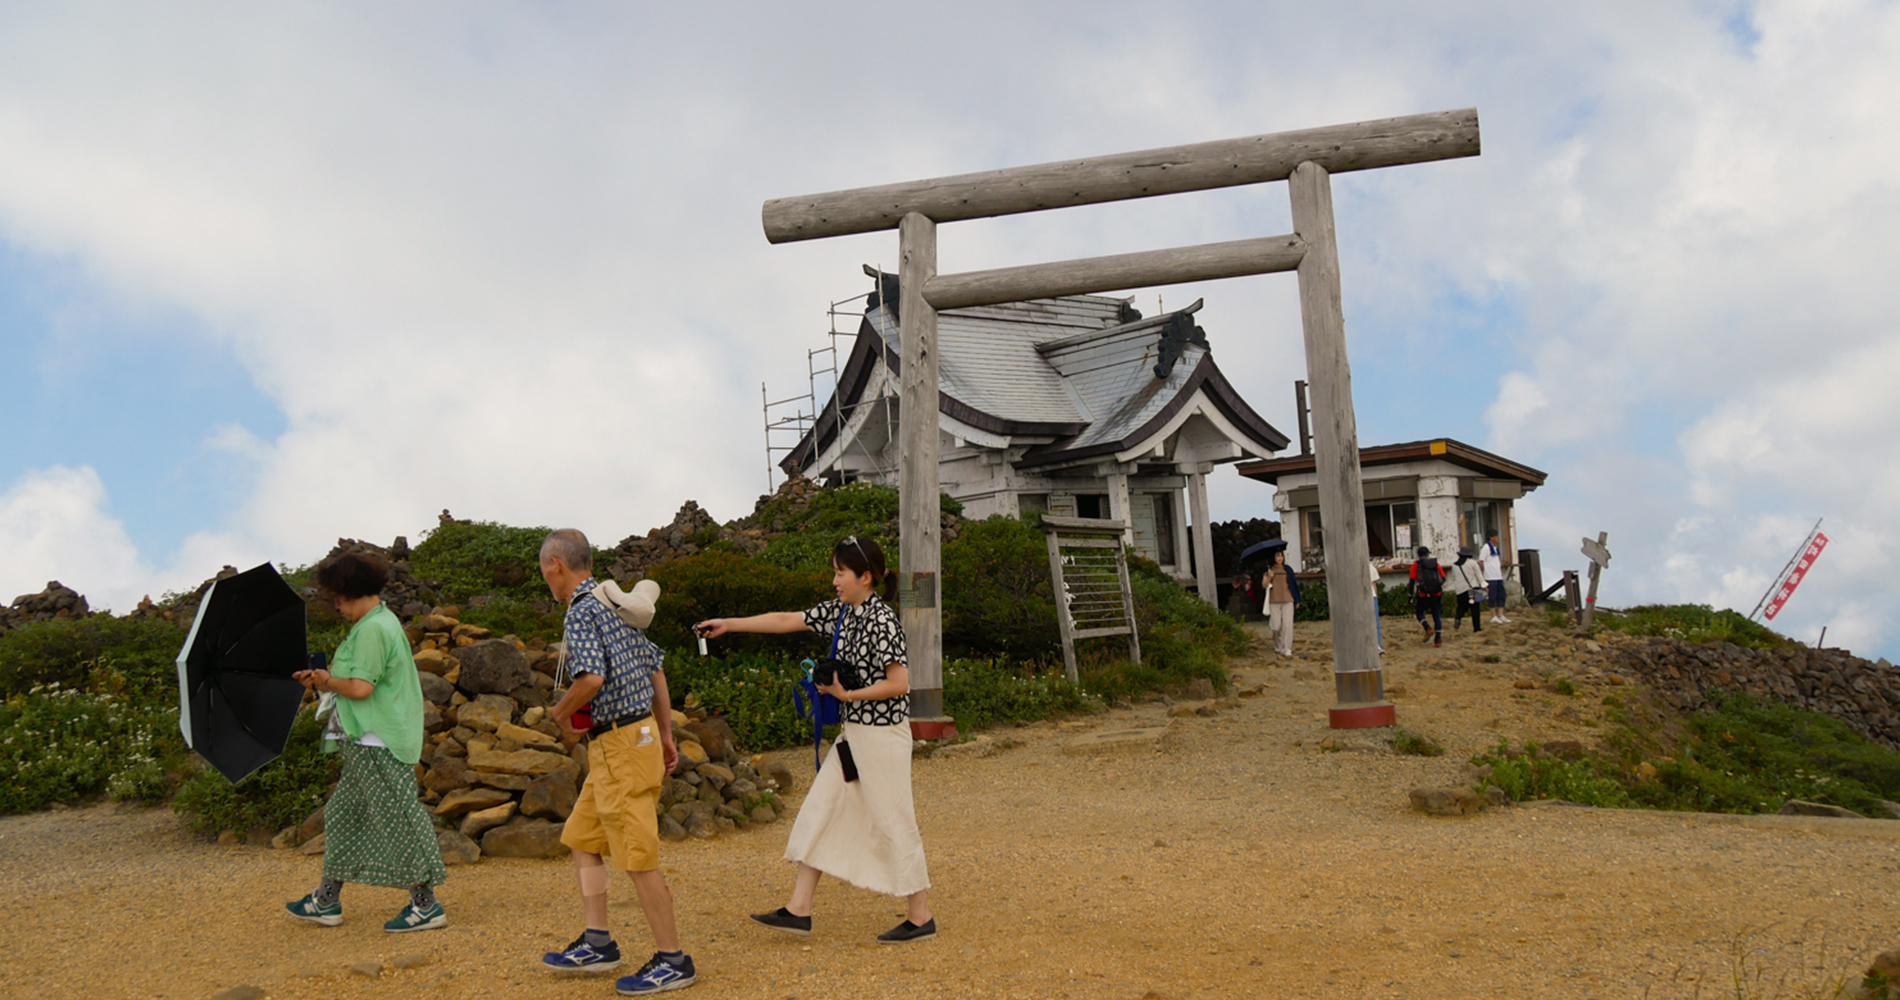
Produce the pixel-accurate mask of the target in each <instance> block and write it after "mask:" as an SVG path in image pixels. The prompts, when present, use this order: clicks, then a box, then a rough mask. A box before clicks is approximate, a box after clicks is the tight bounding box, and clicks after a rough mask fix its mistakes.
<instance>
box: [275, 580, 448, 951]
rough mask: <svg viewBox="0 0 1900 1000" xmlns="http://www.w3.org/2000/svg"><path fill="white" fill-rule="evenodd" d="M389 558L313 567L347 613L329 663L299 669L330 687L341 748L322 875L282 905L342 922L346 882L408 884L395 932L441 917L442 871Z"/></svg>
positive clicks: (310, 684)
mask: <svg viewBox="0 0 1900 1000" xmlns="http://www.w3.org/2000/svg"><path fill="white" fill-rule="evenodd" d="M388 580H389V567H388V566H387V565H386V564H384V563H383V562H382V561H381V560H379V559H375V558H372V557H369V556H361V555H355V554H345V555H341V556H337V557H336V558H335V559H331V560H329V561H327V562H325V563H324V564H323V565H321V566H318V567H317V572H316V583H317V586H318V587H321V588H322V589H323V591H324V593H326V594H328V595H330V599H331V600H332V601H334V602H335V604H336V609H337V612H338V613H339V614H341V615H342V616H343V617H344V618H346V619H348V620H349V621H350V622H351V626H350V634H349V635H347V636H345V637H344V639H343V644H342V645H340V646H338V647H337V649H336V655H335V657H334V658H333V659H332V662H331V667H330V669H328V670H304V671H300V672H298V673H297V675H296V677H297V679H298V680H300V681H302V682H303V684H304V686H305V687H307V688H309V689H310V690H312V691H316V692H318V693H320V694H332V695H335V696H336V697H335V710H334V714H333V715H332V716H331V722H330V731H329V732H328V733H327V734H325V739H326V740H331V741H334V742H335V743H336V744H337V749H339V750H340V751H341V752H342V754H343V773H342V775H341V777H339V778H338V779H337V783H336V791H335V792H333V793H331V795H330V801H329V803H328V804H326V805H325V806H324V807H323V848H324V850H323V881H322V882H320V883H318V885H317V888H316V891H315V892H312V893H311V894H310V895H308V896H305V897H304V898H302V899H299V900H297V901H295V902H293V903H289V904H287V909H289V911H290V915H291V916H293V917H296V918H298V919H299V920H308V921H310V922H312V923H316V924H322V925H323V926H325V927H335V926H336V925H338V924H340V923H342V922H343V903H342V892H343V884H344V883H345V882H362V883H365V884H368V885H386V886H394V887H398V888H404V889H408V890H409V903H408V905H407V906H404V907H403V908H402V912H400V913H398V914H396V916H395V919H393V920H390V921H389V922H387V923H385V924H383V930H386V931H390V932H392V933H400V932H403V931H425V930H433V929H434V928H437V927H442V926H445V925H447V924H448V922H449V920H448V916H447V914H445V913H444V912H443V910H442V904H441V903H440V902H438V901H437V900H436V898H435V889H434V887H435V886H438V885H441V884H442V883H443V881H445V880H446V879H447V878H448V871H447V870H446V869H445V868H443V866H442V853H441V849H440V848H439V847H438V846H437V844H436V838H435V824H434V823H432V822H431V821H430V819H429V814H428V813H427V812H425V811H424V810H423V808H422V802H421V801H420V800H419V799H418V798H417V794H416V771H415V766H416V762H417V761H418V760H419V759H420V758H421V756H422V683H421V682H420V681H419V680H418V679H417V678H416V662H415V660H413V659H411V658H410V656H409V638H408V637H407V636H405V635H404V634H403V631H402V623H401V622H399V621H397V620H396V616H395V615H394V614H393V613H391V612H390V610H389V609H388V608H386V607H384V606H383V600H382V597H381V596H380V595H381V593H382V590H383V584H384V583H386V582H387V581H388Z"/></svg>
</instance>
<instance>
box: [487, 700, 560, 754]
mask: <svg viewBox="0 0 1900 1000" xmlns="http://www.w3.org/2000/svg"><path fill="white" fill-rule="evenodd" d="M529 711H533V709H529ZM524 718H525V716H524ZM495 735H496V736H499V737H501V738H502V739H505V740H515V741H517V742H519V743H522V744H524V745H528V746H534V745H537V744H540V745H546V746H549V747H553V746H558V745H559V744H560V742H561V741H560V740H557V739H555V738H554V737H552V736H549V735H548V734H547V733H544V732H542V731H541V730H539V729H529V728H527V727H526V726H517V725H515V724H514V723H512V722H504V723H502V724H501V725H499V726H497V727H495Z"/></svg>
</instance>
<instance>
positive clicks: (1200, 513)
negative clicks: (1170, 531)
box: [1187, 465, 1219, 607]
mask: <svg viewBox="0 0 1900 1000" xmlns="http://www.w3.org/2000/svg"><path fill="white" fill-rule="evenodd" d="M1187 494H1188V509H1189V511H1190V512H1191V513H1192V514H1193V515H1194V589H1195V591H1196V592H1197V593H1199V594H1200V595H1201V600H1203V601H1206V602H1207V603H1209V604H1213V605H1215V606H1216V607H1218V606H1219V602H1218V601H1217V600H1216V599H1215V598H1216V597H1217V596H1218V595H1219V590H1218V588H1217V587H1216V586H1215V581H1214V533H1213V530H1212V528H1210V527H1209V525H1208V523H1207V470H1206V469H1205V468H1203V467H1201V466H1198V465H1197V466H1195V467H1194V468H1193V469H1192V470H1190V471H1189V472H1188V477H1187Z"/></svg>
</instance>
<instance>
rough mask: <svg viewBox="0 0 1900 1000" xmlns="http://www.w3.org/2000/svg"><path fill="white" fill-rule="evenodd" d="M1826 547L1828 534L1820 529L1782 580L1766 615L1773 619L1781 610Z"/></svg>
mask: <svg viewBox="0 0 1900 1000" xmlns="http://www.w3.org/2000/svg"><path fill="white" fill-rule="evenodd" d="M1825 548H1827V536H1826V535H1823V534H1821V533H1820V532H1818V531H1817V532H1815V533H1814V539H1813V540H1812V541H1810V542H1808V547H1807V548H1806V549H1804V550H1803V551H1802V553H1801V558H1799V559H1796V560H1795V561H1794V569H1792V570H1790V571H1789V572H1788V578H1787V579H1786V580H1783V581H1782V582H1781V588H1780V589H1778V590H1776V591H1775V596H1774V597H1773V598H1772V599H1771V600H1769V602H1768V610H1767V611H1766V612H1764V616H1765V617H1767V618H1768V619H1770V620H1771V621H1772V620H1773V619H1774V617H1775V615H1776V614H1778V613H1779V612H1780V611H1781V606H1782V605H1783V604H1786V603H1788V598H1790V597H1793V596H1794V588H1796V587H1799V586H1801V578H1802V577H1804V576H1807V575H1808V569H1809V567H1811V566H1813V565H1814V560H1816V559H1819V558H1821V550H1822V549H1825Z"/></svg>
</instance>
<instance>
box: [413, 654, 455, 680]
mask: <svg viewBox="0 0 1900 1000" xmlns="http://www.w3.org/2000/svg"><path fill="white" fill-rule="evenodd" d="M415 661H416V670H417V671H419V672H421V673H425V674H434V675H435V676H437V677H440V676H442V675H443V674H446V673H448V672H449V668H450V667H452V666H454V665H455V658H454V657H452V656H450V655H449V654H447V653H444V652H443V651H441V650H439V649H425V650H422V651H420V652H418V653H416V654H415Z"/></svg>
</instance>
